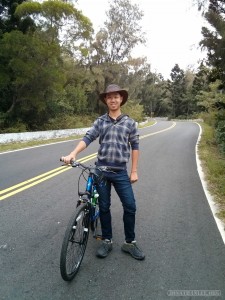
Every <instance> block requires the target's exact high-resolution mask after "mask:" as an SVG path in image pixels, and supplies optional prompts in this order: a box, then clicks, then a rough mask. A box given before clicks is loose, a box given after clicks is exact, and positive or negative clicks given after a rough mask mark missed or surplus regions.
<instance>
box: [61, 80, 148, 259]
mask: <svg viewBox="0 0 225 300" xmlns="http://www.w3.org/2000/svg"><path fill="white" fill-rule="evenodd" d="M100 99H101V101H102V102H103V103H104V104H106V105H107V107H108V113H106V114H105V115H103V116H100V117H99V118H98V119H97V120H96V121H95V122H94V124H93V127H92V128H91V129H90V130H88V131H87V133H86V135H85V136H84V137H83V140H82V141H80V142H79V143H78V145H77V146H76V148H75V149H74V150H73V151H72V152H71V153H70V154H69V155H67V156H65V157H62V160H63V161H64V162H65V163H67V164H68V163H70V161H71V160H76V156H77V154H78V153H80V152H81V151H83V150H84V149H85V148H86V147H87V146H88V145H89V144H90V143H91V142H93V141H94V140H95V139H96V138H97V137H99V144H100V147H99V150H98V156H97V162H96V165H97V166H105V167H108V170H112V171H113V172H107V171H106V172H104V177H105V178H106V183H105V184H103V185H98V186H97V190H98V193H99V210H100V221H101V228H102V243H101V245H100V247H99V249H98V250H97V253H96V255H97V256H98V257H101V258H104V257H106V256H107V255H108V254H109V252H110V251H111V250H112V224H111V211H110V206H111V186H112V185H113V186H114V188H115V190H116V192H117V194H118V196H119V198H120V200H121V202H122V205H123V222H124V234H125V242H124V244H123V245H122V247H121V250H122V251H124V252H126V253H129V254H130V255H131V256H132V257H133V258H135V259H138V260H143V259H144V258H145V255H144V253H143V252H142V251H141V249H140V248H139V247H138V246H137V243H136V241H135V213H136V203H135V198H134V193H133V189H132V185H131V183H134V182H136V181H137V180H138V175H137V165H138V155H139V134H138V131H137V128H136V123H135V121H134V120H133V119H131V118H129V117H128V116H127V115H123V114H122V113H121V106H122V105H123V104H125V103H126V101H127V99H128V92H127V91H126V90H124V89H121V88H120V87H119V86H118V85H116V84H111V85H109V86H108V87H107V88H106V91H105V92H104V93H101V94H100ZM130 148H131V173H130V176H128V173H127V163H128V161H129V158H130ZM113 168H114V169H113Z"/></svg>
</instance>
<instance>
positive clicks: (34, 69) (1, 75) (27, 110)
mask: <svg viewBox="0 0 225 300" xmlns="http://www.w3.org/2000/svg"><path fill="white" fill-rule="evenodd" d="M0 61H1V65H2V68H1V70H0V87H1V88H0V97H1V101H0V102H1V106H0V108H1V112H2V113H3V114H4V116H5V120H6V121H7V122H8V123H7V124H9V123H15V122H17V121H18V120H22V121H24V122H26V123H27V126H28V128H29V129H36V128H37V126H38V125H40V124H42V123H43V122H45V121H47V119H48V118H49V117H50V114H51V112H52V110H53V107H54V105H53V103H54V101H53V95H54V93H55V91H56V90H58V89H61V88H62V85H63V81H64V78H63V75H62V73H61V72H60V67H61V59H60V48H59V46H58V45H56V44H47V43H46V42H45V41H42V40H41V39H40V38H39V36H36V35H32V36H31V35H24V34H23V33H22V32H20V31H12V32H10V33H5V34H4V37H3V38H2V39H1V40H0ZM6 121H5V123H4V125H6Z"/></svg>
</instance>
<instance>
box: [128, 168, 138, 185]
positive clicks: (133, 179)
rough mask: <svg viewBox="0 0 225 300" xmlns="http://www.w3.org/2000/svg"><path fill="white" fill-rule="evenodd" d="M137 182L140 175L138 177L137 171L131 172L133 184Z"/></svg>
mask: <svg viewBox="0 0 225 300" xmlns="http://www.w3.org/2000/svg"><path fill="white" fill-rule="evenodd" d="M136 181H138V175H137V171H133V172H132V171H131V173H130V182H131V183H135V182H136Z"/></svg>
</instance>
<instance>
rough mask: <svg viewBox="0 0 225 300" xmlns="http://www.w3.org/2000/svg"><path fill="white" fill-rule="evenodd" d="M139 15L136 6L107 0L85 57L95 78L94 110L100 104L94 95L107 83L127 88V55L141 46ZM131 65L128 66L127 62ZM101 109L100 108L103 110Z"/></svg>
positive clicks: (142, 36) (129, 2)
mask: <svg viewBox="0 0 225 300" xmlns="http://www.w3.org/2000/svg"><path fill="white" fill-rule="evenodd" d="M142 17H143V12H142V11H141V10H140V9H139V6H138V5H136V4H132V3H131V1H129V0H115V1H111V3H110V7H109V10H108V12H107V20H106V21H105V23H104V25H105V27H104V28H102V29H101V30H100V31H99V32H98V33H97V34H96V36H95V39H94V42H93V43H92V45H91V49H92V50H91V54H90V56H89V63H90V70H91V73H92V75H93V77H94V78H95V85H96V89H95V95H96V100H97V110H98V111H99V112H100V110H101V107H102V105H101V103H100V102H99V101H98V97H97V95H98V94H99V92H100V91H102V90H103V89H104V88H105V87H106V86H107V85H108V84H110V83H112V82H117V83H119V84H120V85H121V86H123V87H126V88H129V87H130V85H128V81H127V80H126V78H128V74H129V71H130V70H129V68H131V69H132V68H133V67H134V66H133V65H132V64H133V61H132V58H131V57H130V56H131V52H132V50H133V49H134V47H135V46H136V45H138V44H139V43H141V44H143V43H145V38H144V34H143V32H142V28H141V26H140V25H139V24H140V20H141V19H142ZM130 62H131V65H129V63H130ZM103 109H104V107H103Z"/></svg>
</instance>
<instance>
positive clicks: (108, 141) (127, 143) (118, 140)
mask: <svg viewBox="0 0 225 300" xmlns="http://www.w3.org/2000/svg"><path fill="white" fill-rule="evenodd" d="M98 137H99V144H100V147H99V150H98V164H99V165H110V166H116V165H120V166H121V165H124V166H125V165H126V163H127V162H128V161H129V158H130V148H131V149H132V150H138V149H139V134H138V130H137V126H136V123H135V121H134V120H133V119H131V118H129V117H128V116H127V115H121V116H119V117H118V118H117V119H116V120H114V119H112V118H110V116H109V115H108V114H105V115H103V116H101V117H99V118H98V119H97V120H96V121H95V122H94V124H93V127H92V128H91V129H90V130H88V131H87V133H86V135H85V136H84V138H83V141H84V142H85V143H86V145H87V146H88V145H89V144H90V143H91V142H93V141H94V140H95V139H96V138H98Z"/></svg>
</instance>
